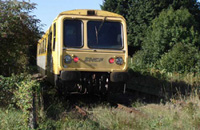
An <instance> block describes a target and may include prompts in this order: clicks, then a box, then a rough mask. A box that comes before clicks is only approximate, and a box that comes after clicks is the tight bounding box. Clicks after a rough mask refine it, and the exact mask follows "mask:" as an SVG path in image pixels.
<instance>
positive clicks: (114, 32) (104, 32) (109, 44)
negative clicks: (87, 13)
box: [87, 21, 123, 49]
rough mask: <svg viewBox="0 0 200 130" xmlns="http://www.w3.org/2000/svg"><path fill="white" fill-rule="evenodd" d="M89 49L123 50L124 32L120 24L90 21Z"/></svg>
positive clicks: (88, 27) (88, 24)
mask: <svg viewBox="0 0 200 130" xmlns="http://www.w3.org/2000/svg"><path fill="white" fill-rule="evenodd" d="M87 33H88V38H87V39H88V47H90V48H95V49H98V48H99V49H122V48H123V40H122V39H123V35H122V33H123V31H122V25H121V23H120V22H110V21H88V23H87Z"/></svg>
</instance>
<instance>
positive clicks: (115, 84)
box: [37, 10, 128, 93]
mask: <svg viewBox="0 0 200 130" xmlns="http://www.w3.org/2000/svg"><path fill="white" fill-rule="evenodd" d="M37 66H38V70H39V72H40V73H41V74H42V75H46V76H47V80H48V81H49V82H51V83H52V84H54V85H56V86H58V87H59V88H61V89H60V90H62V91H67V92H76V91H79V92H83V93H85V92H95V91H99V92H105V91H108V90H118V89H121V90H124V88H125V83H126V81H127V79H128V73H127V67H128V46H127V30H126V21H125V19H124V18H123V17H122V16H121V15H118V14H115V13H111V12H107V11H101V10H72V11H65V12H62V13H60V14H59V15H58V16H57V17H56V18H55V20H54V21H53V23H52V25H51V27H50V28H49V29H48V30H47V31H46V33H45V34H44V35H43V37H42V38H41V39H40V40H39V42H38V45H37Z"/></svg>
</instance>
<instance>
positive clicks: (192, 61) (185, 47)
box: [158, 43, 200, 73]
mask: <svg viewBox="0 0 200 130" xmlns="http://www.w3.org/2000/svg"><path fill="white" fill-rule="evenodd" d="M199 59H200V53H199V51H198V49H197V48H196V47H195V46H193V45H191V44H183V43H178V44H176V45H175V46H174V47H173V48H172V50H170V51H169V52H168V53H165V54H164V55H162V57H161V59H160V60H159V61H158V68H159V69H160V70H163V69H164V70H166V71H167V72H179V73H184V72H198V71H199V69H200V66H199V64H198V62H199Z"/></svg>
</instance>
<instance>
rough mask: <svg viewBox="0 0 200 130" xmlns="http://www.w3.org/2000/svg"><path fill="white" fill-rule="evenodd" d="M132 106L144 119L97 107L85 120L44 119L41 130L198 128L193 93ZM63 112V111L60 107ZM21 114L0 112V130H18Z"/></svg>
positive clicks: (70, 116) (199, 106) (199, 104)
mask: <svg viewBox="0 0 200 130" xmlns="http://www.w3.org/2000/svg"><path fill="white" fill-rule="evenodd" d="M138 104H139V105H135V104H134V105H132V106H135V107H137V109H138V110H140V111H141V112H143V113H144V114H145V115H146V116H145V117H144V116H139V115H135V114H130V113H127V112H125V111H123V110H119V109H115V108H111V107H110V106H109V105H98V106H96V107H93V108H91V109H90V111H89V113H90V114H89V117H88V118H82V117H79V116H75V115H74V114H75V113H73V112H67V111H66V110H65V111H63V112H62V113H60V114H59V115H57V117H59V118H57V119H52V118H49V117H45V119H44V120H43V121H41V122H40V124H39V128H38V129H42V130H55V129H59V130H127V129H131V130H141V129H150V130H160V129H164V130H171V129H173V130H180V129H181V130H188V129H194V130H195V129H200V111H199V110H200V99H199V96H198V94H197V93H194V94H192V95H190V96H189V97H187V98H186V97H185V98H182V97H179V99H177V98H176V99H171V101H169V102H167V103H165V104H162V103H160V104H142V103H138ZM62 110H63V108H62ZM21 114H22V112H21V111H18V110H16V109H11V110H6V109H0V119H1V120H0V129H1V130H13V129H14V130H21V129H26V128H25V127H24V126H22V123H23V120H21V119H20V116H21Z"/></svg>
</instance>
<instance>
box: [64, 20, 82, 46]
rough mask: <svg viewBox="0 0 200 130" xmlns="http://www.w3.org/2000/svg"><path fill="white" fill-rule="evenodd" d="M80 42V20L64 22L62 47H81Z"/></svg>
mask: <svg viewBox="0 0 200 130" xmlns="http://www.w3.org/2000/svg"><path fill="white" fill-rule="evenodd" d="M82 41H83V40H82V22H81V21H80V20H65V21H64V46H65V47H81V46H82V45H83V44H82V43H83V42H82Z"/></svg>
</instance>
